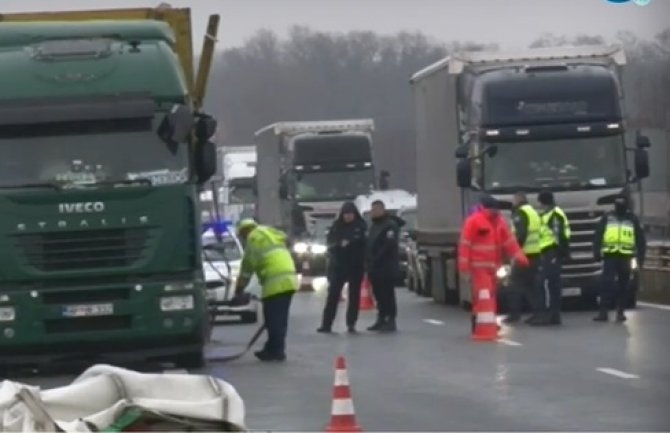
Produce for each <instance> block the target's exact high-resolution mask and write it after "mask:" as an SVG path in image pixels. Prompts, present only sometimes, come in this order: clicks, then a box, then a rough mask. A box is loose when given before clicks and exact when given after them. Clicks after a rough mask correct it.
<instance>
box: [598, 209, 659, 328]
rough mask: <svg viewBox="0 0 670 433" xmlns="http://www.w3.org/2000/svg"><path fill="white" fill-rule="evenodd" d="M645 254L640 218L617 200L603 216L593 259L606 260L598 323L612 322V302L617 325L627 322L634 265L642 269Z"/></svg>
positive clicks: (644, 241)
mask: <svg viewBox="0 0 670 433" xmlns="http://www.w3.org/2000/svg"><path fill="white" fill-rule="evenodd" d="M645 252H646V239H645V235H644V231H643V230H642V227H641V226H640V222H639V220H638V219H637V217H636V216H635V215H634V214H633V213H632V212H631V211H630V208H629V206H628V200H626V198H624V197H620V198H617V199H616V200H615V202H614V211H613V212H608V213H606V214H605V215H603V217H602V219H601V220H600V224H599V225H598V228H597V229H596V232H595V238H594V242H593V256H594V257H595V259H596V260H597V261H601V260H602V261H603V274H602V285H601V287H600V302H599V310H598V315H597V316H596V317H594V318H593V320H595V321H596V322H607V321H608V320H609V317H608V314H607V311H608V310H609V307H610V306H611V305H612V303H613V301H614V302H615V303H616V309H617V315H616V320H617V322H624V321H625V320H626V316H625V315H624V310H625V308H626V304H627V303H628V301H629V299H630V298H631V294H630V292H629V288H630V274H631V264H632V262H633V260H634V259H637V265H638V266H642V264H643V263H644V258H645Z"/></svg>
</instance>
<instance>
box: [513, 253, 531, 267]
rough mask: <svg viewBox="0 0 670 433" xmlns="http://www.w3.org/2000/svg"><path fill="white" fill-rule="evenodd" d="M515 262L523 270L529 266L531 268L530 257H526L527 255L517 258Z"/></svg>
mask: <svg viewBox="0 0 670 433" xmlns="http://www.w3.org/2000/svg"><path fill="white" fill-rule="evenodd" d="M514 261H515V262H516V263H517V264H518V265H519V266H521V267H523V268H527V267H528V266H530V262H529V261H528V257H526V255H525V254H520V255H519V257H517V258H516V259H515V260H514Z"/></svg>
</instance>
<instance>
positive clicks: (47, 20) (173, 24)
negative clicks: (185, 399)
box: [0, 9, 219, 366]
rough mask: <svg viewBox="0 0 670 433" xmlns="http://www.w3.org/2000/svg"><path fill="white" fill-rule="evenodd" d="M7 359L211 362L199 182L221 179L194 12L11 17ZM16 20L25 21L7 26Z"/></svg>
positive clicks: (2, 82) (2, 339)
mask: <svg viewBox="0 0 670 433" xmlns="http://www.w3.org/2000/svg"><path fill="white" fill-rule="evenodd" d="M2 20H3V21H5V22H3V23H0V99H1V100H2V103H1V104H0V107H1V108H0V151H1V152H2V158H1V159H0V160H1V161H2V162H0V164H2V169H0V230H1V232H0V233H1V235H0V243H1V245H0V251H2V260H0V284H1V287H2V289H1V290H0V362H2V363H3V364H16V363H21V364H23V365H26V364H33V363H34V364H39V363H43V362H50V361H61V360H62V361H69V360H71V359H79V358H82V359H89V358H91V357H98V356H108V357H112V358H113V357H132V358H136V357H142V358H160V359H163V360H170V361H173V362H176V363H178V364H180V365H188V366H199V365H201V364H202V362H203V350H204V346H205V344H206V342H207V339H208V336H209V317H208V315H207V306H206V300H205V291H204V281H203V271H202V261H201V260H202V259H201V253H200V243H201V241H200V210H199V209H198V190H199V186H200V185H202V184H203V183H204V182H206V181H207V180H208V179H209V178H210V177H211V176H212V175H213V174H214V173H215V171H216V165H215V161H216V149H215V147H214V144H213V143H212V142H211V141H210V137H211V136H212V135H213V134H214V132H215V129H216V122H215V121H214V119H212V118H211V117H209V116H207V115H205V114H204V113H202V112H201V111H200V106H201V103H202V98H203V96H204V92H203V90H204V88H205V85H206V81H207V73H208V70H209V64H210V61H211V55H212V51H213V44H214V42H213V40H214V38H215V35H216V32H217V29H218V21H219V17H218V15H213V16H211V17H210V21H209V25H208V27H207V34H208V37H207V38H206V41H205V45H204V47H203V55H202V57H201V62H200V67H199V71H198V79H197V80H195V81H193V76H194V74H193V71H192V68H193V66H192V63H191V62H192V59H193V56H192V52H191V50H192V48H191V43H192V42H191V22H190V11H189V9H160V10H156V9H119V10H107V11H100V10H99V11H73V12H58V13H30V14H17V15H3V16H2ZM7 21H13V22H7Z"/></svg>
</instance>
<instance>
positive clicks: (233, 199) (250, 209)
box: [219, 145, 256, 222]
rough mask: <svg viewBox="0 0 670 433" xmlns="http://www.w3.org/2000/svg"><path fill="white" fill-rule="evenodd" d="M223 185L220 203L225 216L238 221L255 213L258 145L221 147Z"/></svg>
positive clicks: (227, 218)
mask: <svg viewBox="0 0 670 433" xmlns="http://www.w3.org/2000/svg"><path fill="white" fill-rule="evenodd" d="M220 161H221V170H222V173H221V174H222V178H223V185H222V187H221V190H220V192H221V198H220V199H219V200H220V203H221V207H222V210H223V217H224V218H225V219H226V220H230V221H232V222H237V221H239V220H240V219H242V218H253V217H254V215H255V210H254V209H255V202H256V198H255V196H254V182H255V176H256V146H254V145H250V146H224V147H222V148H221V155H220Z"/></svg>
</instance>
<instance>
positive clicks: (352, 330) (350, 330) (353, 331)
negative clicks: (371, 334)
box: [347, 325, 358, 334]
mask: <svg viewBox="0 0 670 433" xmlns="http://www.w3.org/2000/svg"><path fill="white" fill-rule="evenodd" d="M347 332H348V333H350V334H356V333H358V331H356V325H347Z"/></svg>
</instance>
